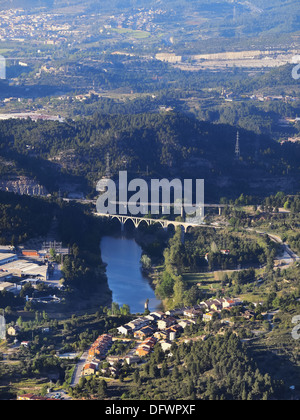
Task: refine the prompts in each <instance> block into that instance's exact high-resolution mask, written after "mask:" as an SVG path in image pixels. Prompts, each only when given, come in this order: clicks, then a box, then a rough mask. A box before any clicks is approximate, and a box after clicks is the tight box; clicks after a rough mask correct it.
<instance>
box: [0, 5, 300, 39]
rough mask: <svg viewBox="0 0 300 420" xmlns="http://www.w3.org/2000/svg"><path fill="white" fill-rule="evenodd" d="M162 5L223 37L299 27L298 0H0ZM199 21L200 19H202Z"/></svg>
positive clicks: (113, 8)
mask: <svg viewBox="0 0 300 420" xmlns="http://www.w3.org/2000/svg"><path fill="white" fill-rule="evenodd" d="M139 7H144V8H146V9H150V8H155V9H158V8H161V9H167V10H168V9H169V10H173V11H176V13H177V19H178V22H177V24H178V23H179V22H180V25H181V24H182V23H184V21H183V20H182V19H183V18H184V19H186V18H188V17H190V18H191V20H192V21H194V23H192V24H193V25H196V26H197V25H198V24H200V23H197V22H198V21H199V19H200V20H201V27H203V26H204V27H205V25H207V27H211V28H212V29H216V30H217V31H218V34H219V35H221V36H222V37H225V38H226V37H228V38H232V37H236V38H238V37H240V36H243V35H246V36H247V35H249V36H259V35H260V34H269V35H272V34H274V33H292V32H295V31H297V30H299V14H300V3H299V0H273V1H272V2H268V1H266V0H251V1H241V2H237V1H236V2H234V1H233V0H215V1H213V2H212V1H211V0H101V1H96V0H84V1H80V0H67V1H65V0H0V9H1V8H2V9H9V8H24V9H26V10H30V9H31V10H32V9H40V8H48V9H49V10H56V11H59V10H63V11H68V12H69V13H72V12H74V13H79V12H83V11H85V12H95V11H96V12H105V11H106V12H115V13H118V12H121V11H124V10H126V9H129V8H139ZM199 22H200V21H199Z"/></svg>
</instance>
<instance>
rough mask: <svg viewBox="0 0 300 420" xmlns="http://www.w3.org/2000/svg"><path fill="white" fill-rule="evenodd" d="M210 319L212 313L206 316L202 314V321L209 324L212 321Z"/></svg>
mask: <svg viewBox="0 0 300 420" xmlns="http://www.w3.org/2000/svg"><path fill="white" fill-rule="evenodd" d="M212 319H213V313H212V312H208V313H206V314H203V321H205V322H209V321H212Z"/></svg>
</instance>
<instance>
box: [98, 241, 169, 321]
mask: <svg viewBox="0 0 300 420" xmlns="http://www.w3.org/2000/svg"><path fill="white" fill-rule="evenodd" d="M100 247H101V255H102V261H103V262H104V263H106V264H107V269H106V274H107V278H108V285H109V288H110V290H111V291H112V294H113V297H112V298H113V302H116V303H118V304H119V305H120V306H123V305H124V304H127V305H129V306H130V310H131V313H143V312H144V309H145V302H146V300H147V299H149V310H150V311H154V310H157V309H159V308H160V305H161V302H160V301H159V300H158V299H157V298H156V297H155V293H154V290H153V289H152V287H151V286H150V283H149V280H148V279H147V278H145V277H144V276H143V274H142V271H141V263H140V259H141V256H142V249H141V247H140V246H139V245H138V244H137V243H136V242H135V240H134V239H128V238H124V237H112V236H105V237H103V238H102V241H101V245H100Z"/></svg>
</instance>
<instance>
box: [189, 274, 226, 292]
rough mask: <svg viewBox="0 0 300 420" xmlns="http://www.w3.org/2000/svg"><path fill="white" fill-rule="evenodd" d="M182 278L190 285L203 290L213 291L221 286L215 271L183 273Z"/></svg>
mask: <svg viewBox="0 0 300 420" xmlns="http://www.w3.org/2000/svg"><path fill="white" fill-rule="evenodd" d="M182 277H183V280H184V282H185V283H187V284H188V285H189V286H190V287H192V286H197V285H198V287H199V288H200V289H201V290H203V291H206V292H207V291H215V290H218V289H219V288H220V287H221V280H220V279H219V278H218V276H216V275H215V273H185V274H183V276H182Z"/></svg>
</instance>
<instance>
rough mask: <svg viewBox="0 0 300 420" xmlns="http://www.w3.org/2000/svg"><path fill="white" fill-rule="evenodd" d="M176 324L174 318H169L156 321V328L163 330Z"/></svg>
mask: <svg viewBox="0 0 300 420" xmlns="http://www.w3.org/2000/svg"><path fill="white" fill-rule="evenodd" d="M176 323H177V320H176V318H174V317H169V318H165V319H160V320H159V321H157V326H158V329H159V330H165V329H166V328H169V327H171V326H172V325H175V324H176Z"/></svg>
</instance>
